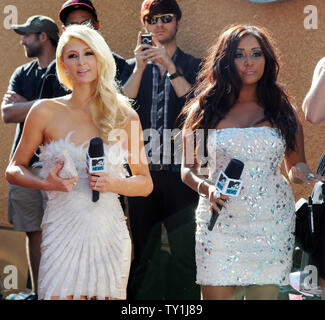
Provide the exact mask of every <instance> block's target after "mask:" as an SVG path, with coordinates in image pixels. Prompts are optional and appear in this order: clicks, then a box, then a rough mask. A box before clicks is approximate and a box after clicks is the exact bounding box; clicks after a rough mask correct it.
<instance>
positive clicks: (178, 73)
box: [167, 69, 183, 80]
mask: <svg viewBox="0 0 325 320" xmlns="http://www.w3.org/2000/svg"><path fill="white" fill-rule="evenodd" d="M181 76H183V72H182V71H180V70H179V69H177V70H176V72H174V73H173V74H170V73H169V72H167V77H168V78H169V80H173V79H175V78H177V77H181Z"/></svg>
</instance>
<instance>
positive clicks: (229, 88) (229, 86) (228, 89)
mask: <svg viewBox="0 0 325 320" xmlns="http://www.w3.org/2000/svg"><path fill="white" fill-rule="evenodd" d="M230 92H231V84H230V83H229V85H228V88H227V90H226V93H227V94H230Z"/></svg>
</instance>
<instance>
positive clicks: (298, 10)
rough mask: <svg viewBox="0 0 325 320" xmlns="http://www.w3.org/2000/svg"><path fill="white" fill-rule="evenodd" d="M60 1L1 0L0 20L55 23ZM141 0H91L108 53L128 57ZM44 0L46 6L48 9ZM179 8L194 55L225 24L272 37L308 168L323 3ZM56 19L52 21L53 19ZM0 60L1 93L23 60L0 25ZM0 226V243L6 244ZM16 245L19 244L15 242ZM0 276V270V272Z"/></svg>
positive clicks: (292, 0)
mask: <svg viewBox="0 0 325 320" xmlns="http://www.w3.org/2000/svg"><path fill="white" fill-rule="evenodd" d="M63 2H64V0H50V1H41V0H33V1H32V0H1V2H0V19H2V20H4V19H5V17H6V14H5V13H3V12H4V8H5V7H6V6H7V5H15V6H16V7H17V9H18V14H19V15H18V22H19V23H24V22H25V21H26V19H27V18H28V17H29V16H31V15H34V14H44V15H48V16H50V17H52V18H54V19H55V20H56V21H57V12H58V10H59V8H60V6H61V4H62V3H63ZM141 2H142V1H141V0H94V4H95V6H96V7H97V10H98V14H99V17H100V20H101V21H102V29H101V31H102V33H103V35H104V37H105V39H107V42H108V44H109V45H110V47H111V48H112V50H113V51H115V52H117V53H119V54H120V55H122V56H124V57H125V58H130V57H132V53H133V49H134V46H135V43H136V38H137V33H138V31H139V30H140V29H141V25H140V19H139V9H140V5H141ZM49 3H50V7H49ZM310 4H312V5H314V6H316V7H317V8H318V18H319V26H318V29H317V30H305V29H304V25H303V21H304V18H305V17H306V14H304V8H305V6H307V5H310ZM179 5H180V6H181V8H182V10H183V19H182V24H181V27H180V30H179V33H178V42H179V45H180V47H181V48H182V49H184V50H185V51H186V52H189V53H191V54H193V55H195V56H204V55H205V54H206V50H207V49H208V48H209V46H210V45H211V44H212V43H213V42H214V40H215V39H216V37H217V36H218V34H219V32H220V31H221V30H222V29H223V28H224V27H225V26H226V25H229V24H233V23H249V24H258V25H262V26H264V27H266V28H267V29H268V30H269V31H270V32H271V34H272V35H273V38H274V39H275V40H276V44H277V48H278V49H279V52H280V57H281V65H282V68H281V71H280V80H281V81H282V82H283V83H284V84H286V86H287V88H288V90H289V94H290V95H291V96H292V100H293V101H294V102H295V104H296V105H297V107H298V109H299V115H300V116H301V118H302V122H303V127H304V131H305V142H306V146H305V149H306V154H307V160H308V161H309V163H310V165H311V167H312V168H313V169H315V168H316V166H317V162H318V159H319V157H320V155H321V153H322V150H323V149H324V147H325V139H323V138H322V137H324V134H325V123H324V124H321V125H318V126H313V125H310V124H308V123H307V122H306V121H305V120H304V119H303V115H302V112H301V111H300V108H301V103H302V100H303V98H304V95H305V94H306V92H307V90H308V88H309V86H310V82H311V78H312V73H313V69H314V67H315V64H316V62H317V61H318V60H319V59H320V58H321V57H322V56H324V55H325V50H324V47H325V25H324V23H325V22H324V21H325V20H324V16H325V2H324V0H287V1H283V2H279V3H270V4H256V3H251V2H249V1H248V0H179ZM57 22H58V21H57ZM0 43H1V49H2V50H1V53H2V55H1V58H2V59H1V64H0V74H1V79H2V81H1V82H0V94H1V95H2V94H3V93H5V91H6V89H7V85H8V80H9V77H10V75H11V73H12V72H13V70H14V69H15V67H17V66H18V65H20V64H23V63H25V62H26V58H25V57H24V52H23V49H22V47H21V46H20V45H19V36H18V35H16V34H15V33H14V32H13V31H10V30H6V29H5V28H4V26H3V24H2V22H1V24H0ZM14 128H15V126H14V125H8V124H7V125H5V124H3V123H0V134H1V137H2V139H1V141H0V150H1V151H2V152H1V157H0V172H1V174H0V177H1V178H0V224H2V225H4V224H7V183H6V181H5V180H4V178H3V172H4V170H5V168H6V166H7V164H8V155H9V152H10V148H11V144H12V139H13V134H14ZM293 188H294V192H295V196H296V198H299V197H301V196H306V195H307V194H308V192H310V190H311V188H310V187H306V186H294V187H293ZM4 242H5V238H4V237H2V233H1V230H0V260H1V253H2V251H1V246H3V245H6V244H5V243H4ZM20 245H21V242H20ZM0 274H1V270H0Z"/></svg>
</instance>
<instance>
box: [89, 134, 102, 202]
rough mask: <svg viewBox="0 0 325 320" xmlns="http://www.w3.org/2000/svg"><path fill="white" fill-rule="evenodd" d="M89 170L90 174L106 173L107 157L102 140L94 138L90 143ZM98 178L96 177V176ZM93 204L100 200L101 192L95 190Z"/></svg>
mask: <svg viewBox="0 0 325 320" xmlns="http://www.w3.org/2000/svg"><path fill="white" fill-rule="evenodd" d="M87 168H88V171H89V173H96V172H102V171H105V155H104V145H103V140H102V138H99V137H96V138H92V139H91V140H90V143H89V148H88V153H87ZM94 176H96V175H94ZM92 200H93V202H96V201H98V200H99V192H98V191H96V190H93V197H92Z"/></svg>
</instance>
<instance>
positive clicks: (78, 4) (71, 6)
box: [59, 0, 98, 24]
mask: <svg viewBox="0 0 325 320" xmlns="http://www.w3.org/2000/svg"><path fill="white" fill-rule="evenodd" d="M77 9H80V10H87V11H89V12H91V13H92V14H93V15H94V17H95V20H96V21H98V17H97V12H96V9H95V7H94V5H93V4H92V2H91V1H90V0H68V1H66V2H65V3H64V4H63V5H62V7H61V9H60V11H59V19H60V20H61V22H62V23H63V24H65V21H66V19H67V16H68V14H69V13H70V12H71V11H73V10H77Z"/></svg>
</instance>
